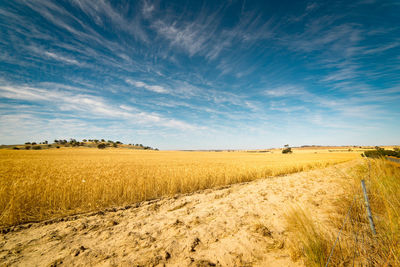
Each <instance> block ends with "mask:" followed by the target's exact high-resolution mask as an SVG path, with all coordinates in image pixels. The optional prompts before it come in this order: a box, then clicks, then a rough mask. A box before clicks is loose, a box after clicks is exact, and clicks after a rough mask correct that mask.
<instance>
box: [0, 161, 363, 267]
mask: <svg viewBox="0 0 400 267" xmlns="http://www.w3.org/2000/svg"><path fill="white" fill-rule="evenodd" d="M356 163H357V161H353V162H348V163H344V164H340V165H336V166H331V167H329V168H326V169H323V170H315V171H309V172H302V173H297V174H292V175H287V176H282V177H275V178H266V179H261V180H257V181H253V182H250V183H244V184H236V185H232V186H228V187H224V188H219V189H213V190H211V189H208V190H204V191H201V192H196V193H193V194H189V195H179V196H175V197H171V198H163V199H159V200H153V201H146V202H142V203H139V204H137V205H135V206H132V207H130V206H127V207H123V208H115V209H108V210H106V211H101V212H97V213H92V214H84V215H77V216H71V217H67V218H63V219H59V220H53V221H47V222H41V223H33V224H27V225H22V226H19V227H14V228H13V229H11V231H9V232H7V231H8V230H7V231H4V230H3V233H2V234H1V235H0V265H1V266H3V265H5V266H8V265H15V266H58V265H65V266H72V265H73V266H164V265H166V266H303V265H304V264H303V262H302V261H301V259H300V260H297V261H293V260H292V259H291V257H290V245H289V244H290V240H288V231H287V229H286V223H285V218H284V215H285V213H286V212H287V209H288V208H289V207H290V206H291V205H293V204H295V205H300V206H302V207H303V208H306V209H308V210H309V211H311V213H312V214H313V216H314V220H315V221H319V222H321V223H323V224H329V223H328V221H329V219H330V218H331V216H332V215H334V210H335V207H334V201H335V199H337V198H338V196H340V195H341V194H342V193H343V191H342V185H343V182H345V180H346V179H347V178H346V176H345V175H344V174H343V172H346V169H348V168H350V167H352V166H354V165H355V164H356ZM6 232H7V233H6Z"/></svg>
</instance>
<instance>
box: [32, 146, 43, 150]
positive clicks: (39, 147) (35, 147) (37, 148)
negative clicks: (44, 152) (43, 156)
mask: <svg viewBox="0 0 400 267" xmlns="http://www.w3.org/2000/svg"><path fill="white" fill-rule="evenodd" d="M32 149H33V150H41V149H42V147H41V146H33V147H32Z"/></svg>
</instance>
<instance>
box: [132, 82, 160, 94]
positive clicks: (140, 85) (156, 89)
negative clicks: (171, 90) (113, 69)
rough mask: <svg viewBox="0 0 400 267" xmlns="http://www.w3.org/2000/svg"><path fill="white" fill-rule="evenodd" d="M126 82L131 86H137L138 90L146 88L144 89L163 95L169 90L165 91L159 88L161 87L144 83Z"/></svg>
mask: <svg viewBox="0 0 400 267" xmlns="http://www.w3.org/2000/svg"><path fill="white" fill-rule="evenodd" d="M125 81H126V83H128V84H130V85H133V86H136V87H138V88H144V89H146V90H149V91H152V92H156V93H162V94H166V93H168V90H167V89H165V88H164V87H162V86H159V85H149V84H147V83H144V82H140V81H132V80H130V79H126V80H125Z"/></svg>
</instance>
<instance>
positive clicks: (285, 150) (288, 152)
mask: <svg viewBox="0 0 400 267" xmlns="http://www.w3.org/2000/svg"><path fill="white" fill-rule="evenodd" d="M284 147H285V148H284V149H283V150H282V154H290V153H293V151H292V149H291V148H290V147H289V145H288V144H286V145H284Z"/></svg>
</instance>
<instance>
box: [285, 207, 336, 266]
mask: <svg viewBox="0 0 400 267" xmlns="http://www.w3.org/2000/svg"><path fill="white" fill-rule="evenodd" d="M286 221H287V223H288V229H290V231H291V232H292V233H295V235H294V237H292V239H291V247H292V248H293V251H292V258H293V259H294V260H296V259H298V258H300V257H301V256H304V257H305V260H306V265H307V266H324V265H325V263H326V259H327V254H328V253H329V248H330V243H331V241H330V240H329V239H328V238H327V237H326V234H324V233H323V232H322V230H321V229H320V227H318V226H317V225H316V223H315V222H314V221H313V220H312V219H311V216H310V214H309V213H308V212H305V211H304V210H303V209H302V208H300V207H296V208H294V207H292V208H291V209H290V210H289V212H288V214H287V216H286Z"/></svg>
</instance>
